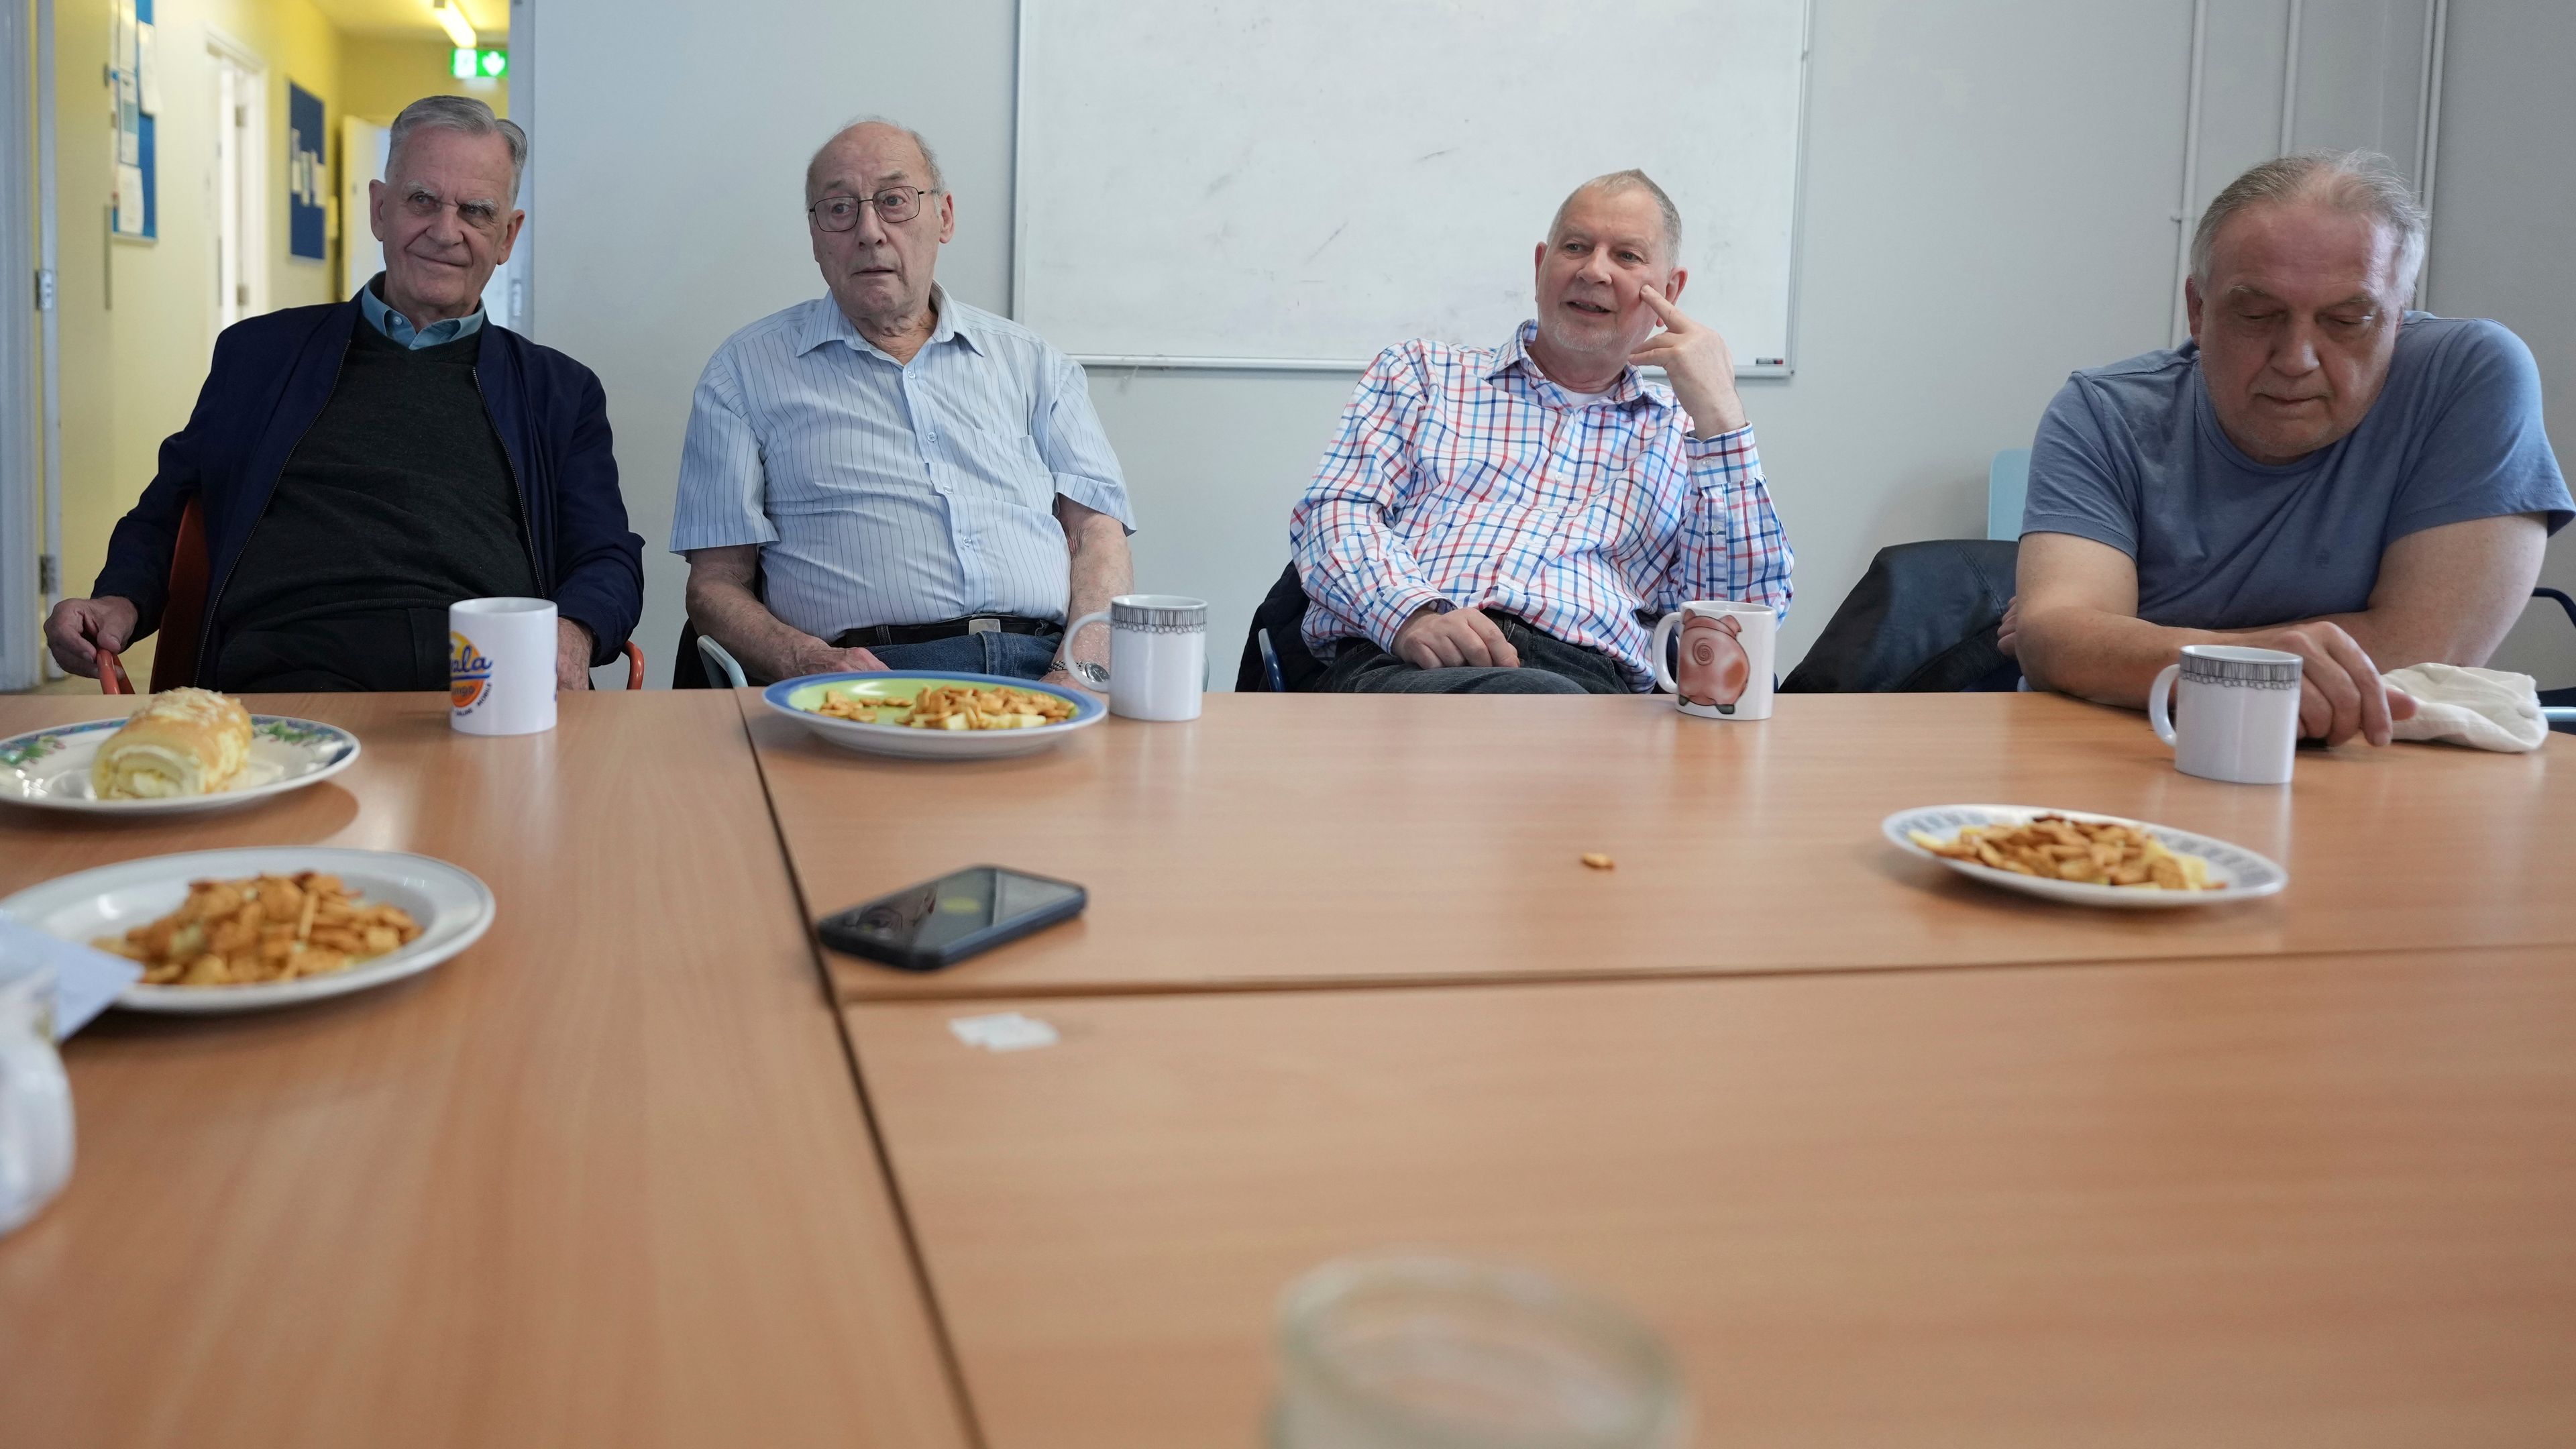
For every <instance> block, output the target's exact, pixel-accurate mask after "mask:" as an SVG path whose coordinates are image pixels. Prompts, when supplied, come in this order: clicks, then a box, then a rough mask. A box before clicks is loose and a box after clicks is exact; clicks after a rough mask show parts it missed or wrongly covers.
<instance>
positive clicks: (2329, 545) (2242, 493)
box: [2004, 154, 2576, 744]
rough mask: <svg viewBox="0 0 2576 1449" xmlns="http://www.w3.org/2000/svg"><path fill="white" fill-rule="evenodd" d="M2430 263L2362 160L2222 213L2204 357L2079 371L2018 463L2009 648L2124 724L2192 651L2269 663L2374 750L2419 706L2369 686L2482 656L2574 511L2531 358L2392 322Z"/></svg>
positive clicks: (2204, 312)
mask: <svg viewBox="0 0 2576 1449" xmlns="http://www.w3.org/2000/svg"><path fill="white" fill-rule="evenodd" d="M2423 258H2424V213H2423V211H2422V210H2421V209H2420V208H2419V207H2417V206H2416V204H2415V202H2414V199H2413V198H2412V197H2411V196H2410V195H2408V193H2407V190H2406V186H2405V183H2404V182H2402V181H2400V180H2399V179H2398V178H2397V177H2396V175H2395V174H2394V173H2393V172H2392V171H2390V170H2389V169H2388V166H2387V163H2386V162H2385V161H2384V160H2383V159H2381V158H2379V157H2376V156H2370V155H2366V154H2351V155H2339V156H2329V155H2308V156H2290V157H2284V158H2282V159H2280V160H2277V161H2267V162H2265V163H2264V164H2262V165H2260V166H2257V167H2255V168H2254V169H2253V170H2251V171H2248V172H2247V173H2245V175H2243V176H2241V177H2239V178H2238V179H2237V180H2236V181H2235V182H2234V183H2233V184H2231V185H2229V186H2228V188H2227V189H2226V190H2225V191H2222V192H2220V193H2219V194H2218V197H2217V199H2216V200H2214V201H2212V202H2211V203H2210V206H2209V210H2208V212H2207V213H2206V214H2205V215H2204V216H2203V217H2202V218H2201V221H2200V228H2199V230H2198V231H2197V232H2196V233H2195V234H2194V236H2193V238H2192V249H2191V277H2190V280H2189V281H2188V282H2187V283H2186V284H2185V287H2184V291H2183V296H2184V300H2185V302H2186V303H2187V305H2188V306H2189V308H2190V314H2191V335H2192V342H2191V343H2190V344H2187V345H2185V346H2183V347H2179V348H2175V349H2173V350H2171V351H2166V352H2151V353H2148V354H2146V355H2145V356H2143V357H2134V358H2131V359H2129V360H2128V361H2126V362H2118V363H2113V364H2112V365H2110V366H2108V367H2101V368H2094V369H2091V370H2089V371H2085V372H2079V373H2076V374H2075V375H2074V376H2073V377H2072V378H2070V379H2068V381H2067V384H2066V386H2065V387H2064V388H2063V389H2061V390H2060V391H2059V392H2058V394H2057V398H2056V400H2055V401H2054V402H2052V403H2050V404H2049V407H2048V413H2047V415H2046V416H2045V417H2044V418H2043V419H2042V420H2041V421H2040V425H2039V435H2038V437H2037V439H2036V440H2035V441H2034V442H2033V443H2032V445H2031V460H2030V499H2029V503H2028V505H2027V507H2026V509H2025V511H2024V513H2023V515H2022V543H2021V565H2020V575H2021V577H2020V596H2019V597H2018V598H2017V599H2016V600H2015V601H2014V603H2013V606H2012V609H2011V610H2010V611H2009V613H2008V616H2007V618H2006V620H2005V628H2004V644H2005V647H2006V649H2007V650H2009V651H2012V652H2015V653H2017V655H2018V657H2019V658H2020V660H2021V665H2022V669H2023V672H2024V673H2025V674H2026V675H2027V676H2028V677H2029V678H2030V681H2031V683H2032V684H2033V685H2034V686H2035V687H2042V688H2048V689H2056V690H2062V691H2064V692H2066V693H2068V694H2075V695H2081V696H2084V697H2085V698H2088V699H2097V700H2101V701H2103V702H2105V703H2110V704H2121V705H2127V706H2129V707H2131V708H2136V707H2139V706H2141V705H2143V704H2144V703H2145V701H2146V694H2147V688H2148V686H2149V685H2150V684H2151V683H2153V682H2154V679H2155V676H2156V673H2157V671H2158V670H2160V669H2162V668H2163V667H2164V666H2165V665H2167V664H2170V663H2172V662H2173V660H2174V658H2175V656H2176V652H2177V651H2178V650H2180V649H2181V648H2182V646H2184V645H2186V644H2200V643H2217V642H2228V643H2237V644H2249V645H2254V646H2258V647H2261V648H2268V649H2282V650H2287V651H2289V652H2291V653H2294V654H2297V655H2299V656H2300V658H2301V659H2302V660H2303V661H2304V663H2303V667H2302V669H2301V675H2302V685H2301V693H2302V696H2303V697H2302V699H2301V701H2300V714H2299V720H2300V729H2301V733H2302V734H2304V735H2307V736H2309V737H2312V738H2317V739H2322V740H2324V741H2325V742H2326V743H2328V744H2339V743H2341V742H2343V741H2344V740H2347V739H2350V738H2352V737H2353V736H2354V735H2356V734H2358V735H2361V736H2363V737H2364V738H2366V739H2368V740H2369V741H2370V742H2371V743H2373V744H2385V743H2387V741H2388V735H2389V724H2390V721H2391V719H2392V718H2394V719H2403V718H2406V717H2407V716H2409V715H2411V714H2413V712H2414V701H2413V700H2411V699H2409V698H2408V697H2407V696H2406V695H2405V694H2404V693H2402V692H2401V691H2398V690H2394V689H2390V688H2387V687H2386V686H2384V685H2383V684H2382V683H2381V682H2380V677H2379V676H2380V671H2382V670H2385V669H2395V668H2400V667H2402V666H2405V665H2409V664H2420V663H2424V662H2427V661H2441V662H2445V663H2451V664H2484V663H2485V662H2486V659H2487V656H2488V655H2489V654H2490V653H2492V652H2493V651H2494V649H2495V647H2496V645H2497V644H2498V643H2500V642H2502V640H2503V639H2504V636H2505V631H2506V630H2507V629H2509V628H2511V627H2512V626H2513V622H2514V620H2515V619H2516V618H2518V617H2519V616H2520V614H2521V612H2522V607H2523V604H2524V602H2525V601H2527V600H2528V599H2529V598H2530V597H2531V586H2532V583H2533V581H2534V580H2536V579H2537V578H2538V577H2539V574H2540V560H2541V551H2542V548H2543V547H2544V545H2545V544H2546V542H2547V540H2548V536H2549V535H2550V534H2551V533H2553V532H2555V531H2556V530H2557V529H2559V528H2560V527H2562V526H2563V525H2565V524H2566V522H2567V521H2568V519H2569V518H2570V516H2572V515H2576V503H2571V501H2570V499H2569V497H2568V492H2567V483H2566V480H2565V479H2564V478H2563V477H2562V476H2561V475H2560V473H2559V469H2558V461H2557V459H2556V458H2555V457H2554V456H2553V455H2552V454H2551V452H2550V449H2549V439H2548V437H2547V435H2546V434H2545V433H2544V432H2543V430H2542V425H2541V410H2540V376H2539V372H2538V369H2537V368H2536V367H2535V366H2534V365H2533V363H2532V358H2531V351H2530V349H2529V348H2527V347H2525V346H2524V345H2523V344H2522V341H2521V339H2519V338H2517V337H2515V336H2514V335H2513V334H2512V333H2511V332H2508V331H2506V330H2505V329H2504V328H2503V327H2501V326H2498V325H2497V324H2495V323H2493V322H2486V321H2477V320H2463V319H2457V318H2447V317H2436V316H2433V315H2431V314H2430V313H2426V312H2410V311H2407V310H2406V300H2407V298H2408V297H2410V296H2411V295H2412V294H2413V293H2414V290H2415V277H2416V273H2417V271H2418V270H2419V269H2420V267H2421V266H2422V264H2423Z"/></svg>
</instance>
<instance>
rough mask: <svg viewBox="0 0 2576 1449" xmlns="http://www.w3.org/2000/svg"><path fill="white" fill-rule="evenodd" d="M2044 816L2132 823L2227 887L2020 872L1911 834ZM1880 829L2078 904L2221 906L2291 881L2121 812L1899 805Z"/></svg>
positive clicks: (1937, 834)
mask: <svg viewBox="0 0 2576 1449" xmlns="http://www.w3.org/2000/svg"><path fill="white" fill-rule="evenodd" d="M2042 815H2063V816H2065V817H2066V818H2067V819H2069V820H2089V821H2093V822H2096V823H2098V824H2103V825H2129V826H2134V827H2136V828H2137V829H2140V830H2143V831H2145V832H2146V833H2148V834H2149V835H2152V836H2154V837H2155V838H2156V839H2157V840H2160V841H2162V842H2163V843H2164V847H2165V849H2167V850H2170V851H2174V852H2176V853H2177V854H2182V855H2197V856H2199V857H2200V858H2201V859H2203V860H2206V861H2208V862H2209V878H2210V879H2211V880H2214V881H2219V882H2223V883H2224V884H2225V885H2226V887H2227V889H2225V890H2223V891H2151V890H2141V889H2139V888H2137V887H2135V886H2106V885H2088V884H2086V883H2084V882H2081V881H2071V880H2047V879H2044V878H2042V877H2039V876H2035V875H2018V874H2016V873H2014V872H2012V871H2008V870H1997V869H1995V868H1994V867H1992V866H1989V865H1979V864H1977V863H1975V862H1972V861H1965V860H1952V859H1951V858H1950V857H1948V856H1946V855H1935V854H1933V853H1932V852H1931V851H1928V850H1925V849H1924V848H1923V847H1922V846H1920V845H1917V844H1915V843H1914V841H1913V839H1912V837H1911V836H1910V835H1909V834H1908V833H1907V832H1909V831H1915V830H1920V831H1922V832H1923V833H1924V834H1926V835H1929V836H1931V837H1933V838H1934V839H1936V840H1947V839H1949V838H1950V837H1952V836H1954V835H1956V834H1958V833H1959V832H1960V831H1961V830H1962V829H1964V828H1966V827H1968V826H1971V825H2020V824H2024V823H2026V822H2028V821H2031V820H2034V819H2037V818H2038V817H2040V816H2042ZM1879 831H1880V833H1881V834H1884V835H1885V836H1886V837H1887V838H1888V841H1889V843H1891V844H1893V845H1894V846H1896V848H1897V849H1899V850H1902V851H1906V852H1908V853H1909V854H1913V855H1919V856H1921V857H1923V858H1924V859H1925V860H1931V861H1938V862H1940V863H1941V864H1942V865H1945V866H1948V867H1949V868H1950V869H1952V870H1955V871H1957V872H1958V873H1959V874H1961V875H1964V876H1966V877H1968V878H1969V879H1970V880H1975V881H1983V882H1984V883H1985V884H1987V885H1991V886H2001V887H2003V888H2004V889H2005V890H2011V891H2020V892H2021V893H2022V894H2024V895H2033V896H2041V897H2045V898H2046V899H2049V900H2052V901H2069V902H2072V903H2074V904H2076V905H2079V906H2117V907H2122V908H2125V909H2129V910H2155V909H2159V908H2163V907H2170V906H2223V905H2226V904H2227V903H2228V902H2230V901H2248V900H2254V899H2256V898H2258V897H2262V896H2268V895H2277V894H2279V893H2280V891H2281V888H2282V887H2284V886H2286V885H2288V884H2289V883H2290V873H2289V872H2288V871H2286V870H2283V869H2282V868H2281V867H2280V866H2278V865H2276V864H2274V863H2273V862H2272V861H2270V860H2267V859H2265V858H2264V857H2262V856H2259V855H2256V854H2255V853H2254V852H2252V851H2250V850H2247V849H2246V848H2245V847H2243V846H2241V845H2231V844H2229V843H2228V842H2226V841H2224V840H2217V839H2213V838H2211V837H2209V836H2206V835H2194V834H2192V833H2191V832H2190V831H2188V830H2176V829H2174V828H2173V827H2172V826H2170V825H2154V824H2150V823H2148V822H2146V821H2143V820H2127V819H2123V818H2121V817H2120V816H2117V815H2096V814H2094V813H2092V812H2091V811H2089V810H2055V809H2042V808H2040V807H2038V806H2034V805H1927V806H1924V807H1922V808H1921V809H1917V810H1900V811H1898V812H1896V813H1895V814H1893V815H1890V816H1888V817H1887V819H1886V820H1885V821H1883V822H1881V823H1880V825H1879Z"/></svg>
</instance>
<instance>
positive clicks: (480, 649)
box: [447, 599, 555, 735]
mask: <svg viewBox="0 0 2576 1449" xmlns="http://www.w3.org/2000/svg"><path fill="white" fill-rule="evenodd" d="M447 703H448V714H447V722H448V723H449V724H452V725H454V726H455V727H456V728H458V729H460V730H463V731H464V732H465V733H467V734H469V735H532V734H535V733H537V732H538V731H540V730H550V729H553V728H554V727H555V606H554V603H553V601H552V600H549V599H466V600H464V601H462V602H460V603H454V604H450V605H448V606H447Z"/></svg>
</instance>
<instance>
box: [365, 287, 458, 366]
mask: <svg viewBox="0 0 2576 1449" xmlns="http://www.w3.org/2000/svg"><path fill="white" fill-rule="evenodd" d="M384 286H385V274H384V273H382V272H378V273H376V275H375V276H374V277H373V278H372V279H371V280H369V281H368V283H367V285H365V286H363V287H360V288H359V289H358V310H359V311H360V312H361V313H363V314H365V316H366V319H367V325H369V326H371V327H373V328H375V329H376V330H377V331H378V332H381V333H383V334H384V335H385V336H386V337H388V338H390V339H392V340H393V341H394V342H396V343H398V344H400V345H401V346H404V347H408V348H410V349H412V350H413V351H415V352H417V351H419V350H420V349H421V348H424V347H436V346H438V345H439V344H440V343H442V342H453V341H455V340H456V339H457V338H459V337H464V336H467V335H470V334H472V333H475V332H479V331H481V330H483V304H482V303H480V302H477V303H475V304H474V310H473V311H472V312H470V313H467V314H466V315H465V316H462V317H450V318H448V319H447V320H446V321H444V322H432V323H430V324H429V325H428V326H427V327H414V326H412V325H411V319H410V318H408V317H406V316H404V315H403V314H401V313H400V312H397V311H395V310H394V309H393V308H391V307H388V306H386V305H385V299H384V297H383V295H382V294H383V292H384Z"/></svg>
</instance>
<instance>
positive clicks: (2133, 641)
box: [2011, 533, 2527, 745]
mask: <svg viewBox="0 0 2576 1449" xmlns="http://www.w3.org/2000/svg"><path fill="white" fill-rule="evenodd" d="M2019 571H2020V584H2019V592H2018V594H2017V596H2016V597H2015V598H2014V600H2013V604H2012V609H2011V616H2012V628H2013V634H2014V642H2013V651H2014V653H2015V655H2016V657H2018V658H2019V659H2020V661H2021V668H2022V673H2023V674H2024V675H2025V676H2026V677H2028V678H2029V680H2030V682H2031V685H2032V687H2034V688H2039V689H2054V690H2057V691H2059V692H2060V693H2063V694H2072V695H2078V696H2080V697H2082V698H2085V699H2092V700H2099V701H2101V702H2102V703H2104V704H2116V705H2122V706H2125V707H2127V708H2130V709H2138V708H2142V707H2143V706H2144V705H2145V704H2146V702H2147V689H2148V687H2149V686H2150V685H2152V684H2153V683H2154V682H2155V678H2156V675H2157V673H2158V672H2159V671H2161V670H2162V669H2163V668H2164V667H2165V666H2166V665H2168V664H2171V663H2172V662H2173V661H2174V658H2175V656H2176V655H2177V654H2179V653H2180V652H2181V651H2182V649H2183V647H2184V646H2185V645H2189V644H2245V645H2251V646H2253V647H2255V648H2259V649H2278V650H2282V651H2285V652H2287V653H2291V654H2296V655H2298V656H2299V658H2300V661H2301V664H2302V667H2301V669H2300V671H2299V732H2300V733H2301V734H2302V735H2304V736H2307V737H2310V738H2315V739H2322V740H2324V741H2325V742H2326V743H2327V744H2330V745H2336V744H2341V743H2343V742H2344V741H2345V740H2348V739H2350V738H2352V737H2353V736H2354V735H2360V736H2362V737H2363V738H2365V739H2367V740H2369V741H2370V742H2371V743H2372V744H2374V745H2384V744H2386V743H2388V739H2389V727H2390V723H2391V721H2393V720H2400V719H2406V718H2408V717H2410V716H2412V715H2413V714H2414V713H2415V701H2414V700H2413V699H2411V698H2409V697H2408V696H2407V695H2406V693H2405V692H2404V691H2403V690H2394V689H2390V688H2388V687H2387V686H2385V685H2383V684H2382V683H2381V682H2380V678H2379V674H2380V670H2379V666H2378V665H2377V664H2376V663H2375V662H2374V661H2373V660H2372V658H2371V656H2370V654H2369V652H2368V651H2367V650H2365V649H2364V648H2363V647H2362V645H2361V644H2360V643H2359V642H2357V641H2356V640H2355V639H2354V637H2353V636H2352V635H2351V634H2350V633H2348V632H2346V630H2345V629H2344V627H2343V626H2342V625H2341V624H2340V623H2337V622H2336V621H2334V620H2330V619H2308V620H2301V621H2297V622H2294V623H2288V624H2282V625H2279V626H2276V627H2272V628H2267V629H2238V630H2216V629H2173V628H2167V627H2165V626H2164V625H2161V624H2150V623H2148V622H2147V621H2146V620H2144V619H2141V618H2139V617H2138V570H2137V565H2136V564H2135V563H2134V562H2133V561H2132V560H2131V559H2130V558H2129V556H2128V555H2127V554H2124V553H2122V552H2120V551H2119V550H2118V549H2116V548H2112V547H2111V546H2109V545H2108V544H2102V543H2096V542H2094V541H2093V540H2091V539H2089V538H2077V537H2075V536H2074V535H2072V534H2065V533H2031V534H2025V535H2023V536H2022V541H2021V554H2020V570H2019ZM2526 592H2527V590H2526ZM2375 605H2376V596H2375V595H2374V606H2375ZM2352 617H2359V616H2352Z"/></svg>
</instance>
